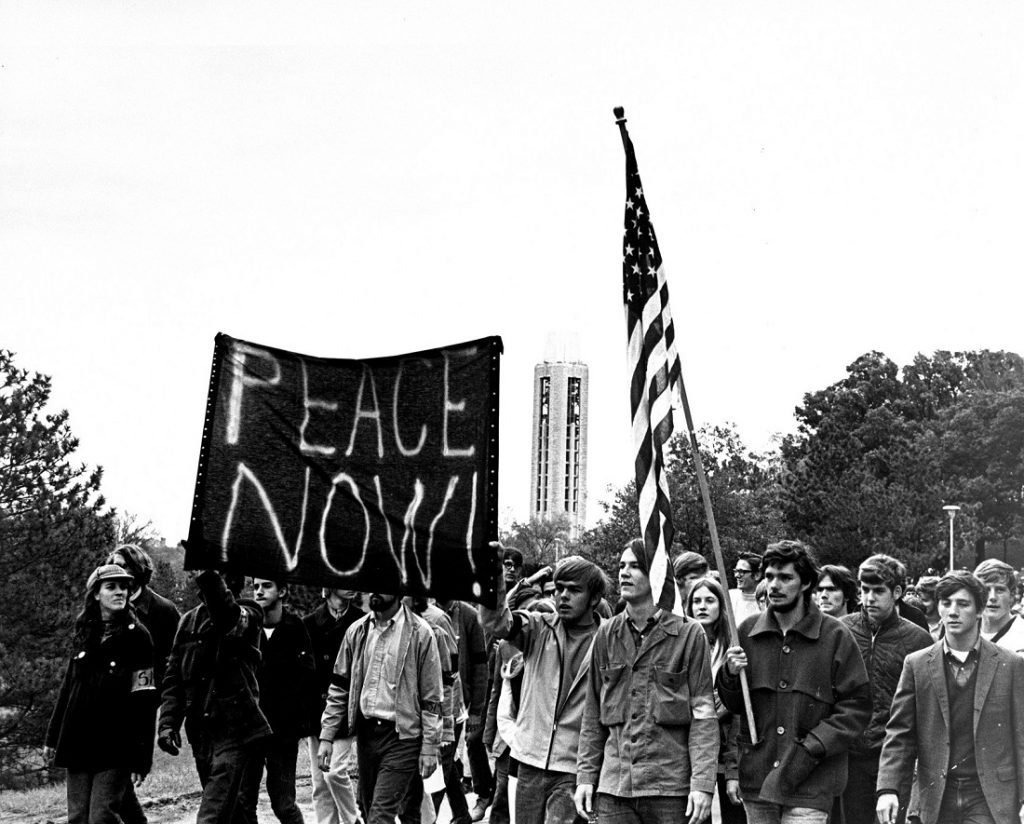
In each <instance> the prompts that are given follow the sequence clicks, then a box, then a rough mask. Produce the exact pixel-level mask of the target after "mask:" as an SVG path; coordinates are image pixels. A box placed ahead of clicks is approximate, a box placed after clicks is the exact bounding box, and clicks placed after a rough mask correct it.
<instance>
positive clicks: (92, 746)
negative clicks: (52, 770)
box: [43, 564, 157, 824]
mask: <svg viewBox="0 0 1024 824" xmlns="http://www.w3.org/2000/svg"><path fill="white" fill-rule="evenodd" d="M131 584H132V576H131V575H129V574H128V573H127V572H125V570H124V569H122V568H121V567H119V566H117V565H115V564H104V565H103V566H100V567H98V568H97V569H96V570H95V571H94V572H93V573H92V575H90V576H89V580H88V582H87V583H86V590H87V591H86V596H85V604H84V606H83V608H82V611H81V613H79V615H78V618H77V619H76V621H75V631H74V640H73V646H72V653H71V660H70V661H69V662H68V666H67V670H66V672H65V674H64V682H63V684H62V685H61V690H60V695H59V697H58V699H57V705H56V706H55V707H54V709H53V715H52V716H51V717H50V725H49V728H48V729H47V731H46V743H45V745H44V747H43V757H44V759H45V760H46V763H47V764H48V765H51V766H58V767H64V768H65V769H66V770H67V796H68V824H118V823H119V822H120V820H121V819H120V816H119V814H118V813H119V810H120V806H121V799H122V798H123V796H124V794H125V789H126V787H127V786H128V785H129V783H131V784H134V785H135V786H139V785H140V784H141V783H142V781H143V779H144V778H145V777H146V774H147V773H148V772H149V768H150V766H151V764H152V760H153V738H154V732H155V715H156V707H157V696H156V688H155V685H154V682H153V642H152V640H151V639H150V636H149V632H147V631H146V628H145V627H143V626H142V624H140V623H139V622H138V621H137V620H136V618H135V614H134V613H133V612H132V609H131V607H130V606H129V604H128V597H129V595H130V592H131Z"/></svg>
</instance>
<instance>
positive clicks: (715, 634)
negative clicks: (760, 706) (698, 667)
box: [686, 578, 747, 824]
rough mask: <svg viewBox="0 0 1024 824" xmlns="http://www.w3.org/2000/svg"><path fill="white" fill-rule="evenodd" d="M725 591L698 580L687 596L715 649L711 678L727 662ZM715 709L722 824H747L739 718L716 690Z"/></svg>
mask: <svg viewBox="0 0 1024 824" xmlns="http://www.w3.org/2000/svg"><path fill="white" fill-rule="evenodd" d="M724 603H725V591H724V590H723V589H722V585H721V584H720V583H718V581H717V580H715V579H714V578H701V579H700V580H699V581H695V582H694V583H693V586H692V587H691V588H690V591H689V593H688V594H687V597H686V614H687V615H688V616H689V617H690V618H693V620H695V621H697V622H698V623H699V624H700V625H701V626H702V627H703V628H704V634H705V635H706V636H707V639H708V648H709V649H710V651H711V680H712V681H714V679H715V677H716V676H717V675H718V669H719V667H721V666H722V664H723V663H724V662H725V650H726V648H727V647H728V646H729V627H728V625H727V622H726V618H725V607H724V606H723V604H724ZM714 695H715V712H716V713H717V714H718V727H719V731H720V733H721V746H720V748H719V754H718V778H717V782H718V806H719V809H720V810H721V812H722V824H744V823H745V822H746V820H747V815H746V813H745V812H744V810H743V804H742V803H741V801H740V781H739V753H738V749H737V743H736V741H737V738H738V736H739V724H738V723H737V720H738V719H735V718H733V716H732V713H730V712H729V711H728V710H727V709H726V708H725V707H724V706H723V705H722V702H721V701H720V700H719V698H718V693H717V691H716V692H715V694H714Z"/></svg>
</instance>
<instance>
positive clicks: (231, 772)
mask: <svg viewBox="0 0 1024 824" xmlns="http://www.w3.org/2000/svg"><path fill="white" fill-rule="evenodd" d="M189 741H190V743H191V744H192V754H193V756H194V757H195V759H196V772H198V773H199V783H200V784H201V785H202V787H203V798H202V801H200V802H199V811H198V812H197V813H196V824H231V821H232V818H233V817H234V814H235V810H236V808H238V794H239V789H240V788H241V786H242V776H243V775H244V773H245V770H246V769H247V768H248V766H249V761H250V760H251V759H253V758H256V757H257V756H258V754H259V748H260V744H259V743H256V744H239V743H238V742H237V741H234V740H230V739H226V740H214V739H213V738H211V737H210V736H209V735H205V734H199V735H194V736H191V735H190V736H189Z"/></svg>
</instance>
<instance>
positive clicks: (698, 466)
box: [614, 106, 757, 744]
mask: <svg viewBox="0 0 1024 824" xmlns="http://www.w3.org/2000/svg"><path fill="white" fill-rule="evenodd" d="M614 114H615V123H616V124H617V125H618V127H619V132H620V134H621V135H622V144H623V146H625V147H626V150H627V152H628V151H629V149H628V145H627V143H628V137H627V136H626V113H625V111H624V110H623V108H622V107H621V106H616V107H615V109H614ZM679 396H680V399H681V400H682V404H683V415H684V416H685V417H686V430H687V432H688V433H689V436H690V452H691V453H692V455H693V466H694V469H695V470H696V472H697V484H698V485H699V486H700V495H701V498H703V499H704V514H705V515H706V516H707V519H708V529H709V531H710V532H711V548H712V550H713V551H714V554H715V566H716V568H717V569H718V576H719V578H720V579H721V582H722V589H723V590H724V591H725V603H724V604H722V608H723V609H725V617H726V621H727V622H728V624H729V642H730V644H731V645H732V646H737V645H738V644H739V632H738V631H737V629H736V615H735V613H734V612H733V609H732V599H731V598H730V597H729V591H728V588H727V586H726V583H727V581H728V580H729V579H728V576H727V575H726V571H725V560H724V558H723V557H722V546H721V544H720V543H719V541H718V527H717V525H716V524H715V512H714V509H713V508H712V506H711V492H710V491H709V489H708V479H707V476H706V475H705V474H704V461H703V460H701V457H700V449H699V448H698V446H697V435H696V433H695V432H694V430H693V416H692V415H691V414H690V402H689V400H688V399H687V397H686V385H685V384H684V383H683V375H682V371H680V373H679ZM684 606H685V605H684ZM722 666H727V664H725V663H723V664H722ZM740 688H741V689H742V692H743V706H744V708H745V709H746V715H747V727H748V728H749V729H750V740H751V742H752V743H754V744H756V743H757V727H755V726H754V708H753V706H752V705H751V703H750V686H749V684H748V683H747V673H746V670H740Z"/></svg>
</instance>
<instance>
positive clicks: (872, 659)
mask: <svg viewBox="0 0 1024 824" xmlns="http://www.w3.org/2000/svg"><path fill="white" fill-rule="evenodd" d="M857 580H858V581H859V585H860V610H859V611H858V612H856V613H854V614H852V615H847V616H845V617H844V618H843V619H842V621H843V623H844V624H846V626H848V627H849V628H850V631H851V632H852V633H853V637H854V638H855V639H856V641H857V646H858V647H860V652H861V655H863V656H864V665H865V666H866V667H867V671H868V681H869V682H870V684H871V720H870V721H869V722H868V726H867V729H866V730H864V734H863V735H862V736H860V737H859V738H858V739H857V740H856V741H854V742H853V746H851V747H850V755H849V777H848V779H847V782H846V789H845V790H844V791H843V795H842V799H841V803H842V807H843V817H842V818H839V817H836V819H835V820H837V821H843V822H845V824H874V822H875V786H876V783H877V780H878V759H879V758H880V757H881V754H882V740H883V739H884V738H885V725H886V724H887V723H888V721H889V710H890V709H891V707H892V696H893V693H895V692H896V684H897V683H898V682H899V680H900V673H901V672H903V662H904V660H906V657H907V656H908V655H910V653H912V652H917V651H918V650H919V649H924V648H925V647H928V646H931V643H932V637H931V635H929V634H928V632H927V630H923V629H921V627H919V626H917V625H916V624H914V623H911V622H910V621H908V620H907V619H906V618H903V617H901V616H900V614H899V612H898V611H897V608H896V605H897V603H898V602H899V600H900V597H901V596H902V595H903V580H904V579H903V576H902V574H901V570H900V564H899V562H898V561H897V560H896V559H895V558H892V557H890V556H888V555H872V556H871V557H870V558H868V559H867V560H866V561H864V562H863V563H862V564H861V565H860V569H859V570H858V571H857Z"/></svg>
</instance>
